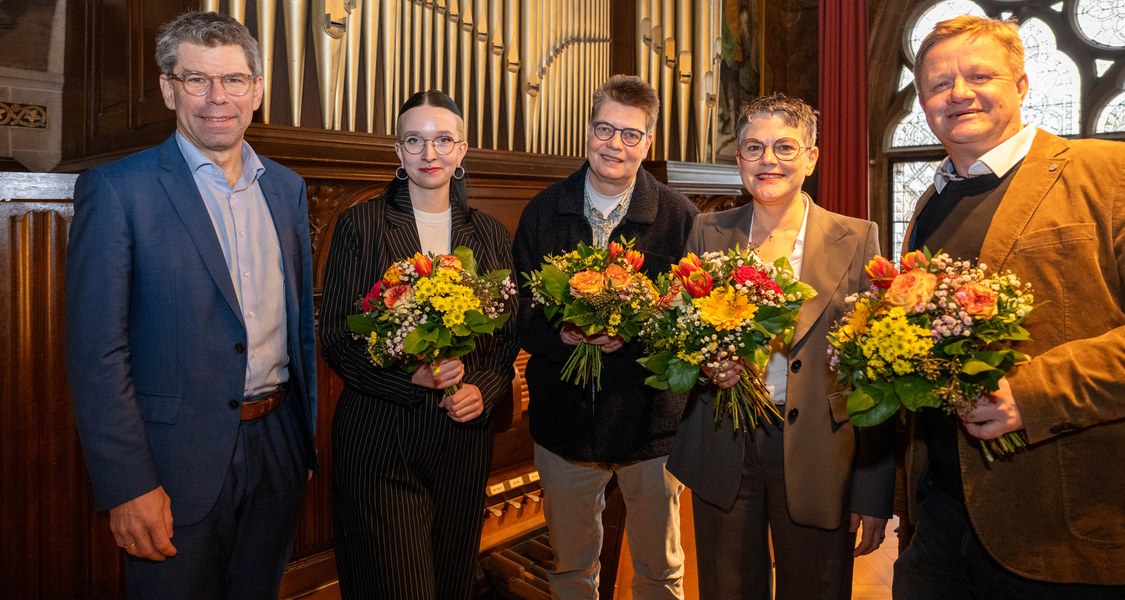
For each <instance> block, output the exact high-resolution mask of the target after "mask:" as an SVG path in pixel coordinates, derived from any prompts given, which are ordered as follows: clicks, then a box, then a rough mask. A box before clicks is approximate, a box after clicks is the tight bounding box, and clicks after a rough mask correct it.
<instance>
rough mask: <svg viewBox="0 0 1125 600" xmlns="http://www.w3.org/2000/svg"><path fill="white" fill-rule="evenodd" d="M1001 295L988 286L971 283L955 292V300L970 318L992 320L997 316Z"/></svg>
mask: <svg viewBox="0 0 1125 600" xmlns="http://www.w3.org/2000/svg"><path fill="white" fill-rule="evenodd" d="M997 298H999V295H998V294H997V293H996V292H994V291H993V290H992V288H990V287H988V286H987V285H984V284H981V283H977V282H975V281H970V282H969V283H966V284H965V285H963V286H961V287H959V288H957V289H956V290H955V291H954V292H953V299H954V300H956V301H957V304H960V305H961V308H963V309H965V312H967V313H969V316H973V317H981V318H984V319H991V318H992V317H995V316H996V300H997Z"/></svg>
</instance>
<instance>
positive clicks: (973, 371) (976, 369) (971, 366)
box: [961, 359, 998, 375]
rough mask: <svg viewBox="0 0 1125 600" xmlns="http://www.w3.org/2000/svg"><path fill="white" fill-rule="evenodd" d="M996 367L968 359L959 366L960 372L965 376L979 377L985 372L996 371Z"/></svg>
mask: <svg viewBox="0 0 1125 600" xmlns="http://www.w3.org/2000/svg"><path fill="white" fill-rule="evenodd" d="M996 370H998V369H997V368H996V367H994V366H992V365H990V364H988V363H986V362H984V361H983V360H976V359H969V360H967V361H965V363H964V364H963V365H961V372H962V373H964V374H966V375H980V374H981V373H984V372H986V371H996Z"/></svg>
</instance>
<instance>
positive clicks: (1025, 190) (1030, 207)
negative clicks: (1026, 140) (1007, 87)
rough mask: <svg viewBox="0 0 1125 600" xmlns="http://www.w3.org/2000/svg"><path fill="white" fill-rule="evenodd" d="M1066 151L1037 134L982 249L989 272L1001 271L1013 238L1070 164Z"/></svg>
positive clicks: (1048, 137)
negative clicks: (1064, 156) (1065, 156)
mask: <svg viewBox="0 0 1125 600" xmlns="http://www.w3.org/2000/svg"><path fill="white" fill-rule="evenodd" d="M1069 148H1070V145H1069V144H1068V143H1067V141H1066V140H1065V139H1063V138H1060V137H1057V136H1055V135H1052V134H1049V133H1047V132H1045V131H1042V130H1040V131H1038V132H1036V134H1035V141H1034V142H1032V145H1031V149H1030V150H1029V151H1028V153H1027V156H1026V157H1024V160H1023V163H1022V164H1021V165H1020V166H1019V170H1018V171H1016V174H1015V176H1014V178H1013V179H1012V183H1011V185H1010V186H1009V187H1008V191H1007V192H1006V193H1005V194H1004V198H1003V199H1002V200H1001V202H1000V206H999V207H998V208H997V209H996V214H995V216H993V217H992V224H991V225H990V226H989V228H988V233H987V235H985V238H984V245H983V246H982V247H981V252H980V260H981V262H983V263H985V264H986V265H988V267H989V269H990V270H991V271H993V272H997V271H1000V270H1002V269H1003V267H1004V263H1005V261H1007V260H1008V256H1009V255H1010V254H1011V253H1012V249H1013V248H1014V247H1015V244H1016V238H1018V237H1019V235H1020V233H1022V232H1023V230H1024V229H1025V228H1026V227H1027V224H1028V222H1029V221H1031V216H1032V215H1033V214H1035V211H1036V210H1038V209H1039V205H1040V204H1041V203H1042V202H1043V199H1044V198H1045V197H1046V196H1047V192H1048V191H1050V189H1051V187H1052V186H1054V185H1055V183H1056V182H1057V181H1058V179H1059V177H1060V176H1061V175H1062V172H1063V170H1064V169H1065V168H1066V164H1067V163H1068V162H1070V161H1069V160H1068V159H1066V158H1062V157H1061V155H1062V154H1063V153H1064V152H1066V151H1067V150H1068V149H1069Z"/></svg>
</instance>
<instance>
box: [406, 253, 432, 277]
mask: <svg viewBox="0 0 1125 600" xmlns="http://www.w3.org/2000/svg"><path fill="white" fill-rule="evenodd" d="M410 264H411V265H413V266H414V272H415V273H417V274H418V275H420V276H422V277H429V276H430V273H433V272H434V261H433V259H431V258H430V257H428V256H423V255H422V253H421V252H415V253H414V256H413V257H412V258H411V259H410Z"/></svg>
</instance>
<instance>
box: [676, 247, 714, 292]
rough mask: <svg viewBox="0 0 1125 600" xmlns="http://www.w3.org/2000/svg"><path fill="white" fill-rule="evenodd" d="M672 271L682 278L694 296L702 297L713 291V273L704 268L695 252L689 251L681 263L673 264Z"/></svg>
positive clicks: (685, 287)
mask: <svg viewBox="0 0 1125 600" xmlns="http://www.w3.org/2000/svg"><path fill="white" fill-rule="evenodd" d="M672 272H673V273H675V275H676V277H679V278H680V281H681V282H682V283H683V284H684V289H685V290H687V291H688V293H689V294H691V297H692V298H702V297H704V296H706V295H707V294H710V293H711V286H712V284H713V281H712V277H711V274H710V273H708V272H707V271H705V270H704V269H703V263H701V262H700V261H699V257H698V256H696V255H695V254H694V253H692V252H688V255H687V256H685V257H684V258H681V259H680V262H679V264H675V265H672Z"/></svg>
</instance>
